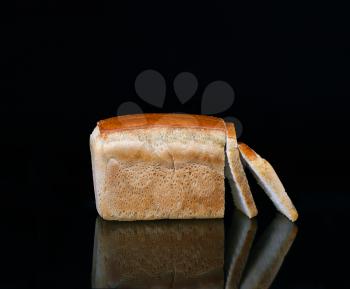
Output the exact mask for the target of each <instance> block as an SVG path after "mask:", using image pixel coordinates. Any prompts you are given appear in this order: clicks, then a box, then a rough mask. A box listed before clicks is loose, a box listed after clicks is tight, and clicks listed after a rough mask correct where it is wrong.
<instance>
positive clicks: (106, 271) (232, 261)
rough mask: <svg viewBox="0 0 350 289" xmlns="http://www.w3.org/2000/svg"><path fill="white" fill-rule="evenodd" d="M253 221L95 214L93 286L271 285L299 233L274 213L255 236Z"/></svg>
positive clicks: (236, 216)
mask: <svg viewBox="0 0 350 289" xmlns="http://www.w3.org/2000/svg"><path fill="white" fill-rule="evenodd" d="M256 231H257V222H256V220H250V219H249V218H247V217H246V216H244V215H243V214H241V213H240V212H238V211H234V213H233V215H232V216H231V220H230V224H229V225H228V226H226V228H225V227H224V220H223V219H213V220H164V221H146V222H110V221H104V220H102V219H101V218H100V217H97V219H96V225H95V239H94V253H93V262H92V281H91V283H92V287H93V288H208V289H209V288H269V287H270V285H271V284H272V282H273V280H274V279H275V277H276V275H277V273H278V271H279V269H280V267H281V266H282V264H283V260H284V258H285V256H286V255H287V253H288V251H289V249H290V247H291V246H292V244H293V241H294V239H295V237H296V235H297V231H298V230H297V226H296V225H295V224H293V223H291V222H290V221H289V220H288V219H287V218H285V217H284V216H282V215H280V214H276V216H275V217H274V218H273V220H272V222H271V223H270V224H269V225H268V227H267V228H266V229H265V230H264V232H263V234H262V235H261V236H259V237H258V238H257V240H255V235H256Z"/></svg>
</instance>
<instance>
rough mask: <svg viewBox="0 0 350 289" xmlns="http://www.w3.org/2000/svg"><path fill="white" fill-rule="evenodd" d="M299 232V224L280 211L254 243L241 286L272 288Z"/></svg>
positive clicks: (246, 288) (260, 288) (242, 287)
mask: <svg viewBox="0 0 350 289" xmlns="http://www.w3.org/2000/svg"><path fill="white" fill-rule="evenodd" d="M297 232H298V228H297V226H296V225H295V224H293V223H291V222H290V221H289V220H288V219H287V218H285V217H284V216H282V215H281V214H279V213H278V214H277V216H276V217H275V218H274V219H273V221H272V223H271V224H270V225H269V227H268V228H267V229H266V231H265V232H264V234H263V235H262V236H261V238H260V239H259V240H258V242H257V243H256V244H255V245H254V247H253V249H252V252H251V254H250V256H249V259H248V262H247V267H246V270H245V273H244V275H243V278H242V283H241V286H240V288H241V289H254V288H256V289H258V288H259V289H267V288H270V285H271V284H272V282H273V280H274V279H275V277H276V275H277V273H278V271H279V269H280V268H281V265H282V263H283V260H284V258H285V256H286V255H287V253H288V251H289V249H290V247H291V246H292V244H293V242H294V239H295V237H296V235H297Z"/></svg>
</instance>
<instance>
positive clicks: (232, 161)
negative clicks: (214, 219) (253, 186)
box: [226, 122, 258, 218]
mask: <svg viewBox="0 0 350 289" xmlns="http://www.w3.org/2000/svg"><path fill="white" fill-rule="evenodd" d="M226 157H227V158H226V159H227V163H228V166H226V170H227V171H228V172H227V173H226V176H227V178H228V180H229V183H230V187H231V193H232V197H233V201H234V204H235V206H236V207H237V208H238V209H239V210H240V211H241V212H243V213H244V214H245V215H247V216H248V217H249V218H253V217H255V216H256V215H257V214H258V210H257V208H256V206H255V202H254V199H253V196H252V193H251V191H250V188H249V184H248V180H247V177H246V175H245V172H244V169H243V166H242V163H241V159H240V154H239V149H238V144H237V139H236V130H235V127H234V124H233V123H231V122H228V123H226Z"/></svg>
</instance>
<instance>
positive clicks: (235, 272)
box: [225, 210, 257, 289]
mask: <svg viewBox="0 0 350 289" xmlns="http://www.w3.org/2000/svg"><path fill="white" fill-rule="evenodd" d="M256 229H257V223H256V220H255V219H249V218H248V217H246V216H245V215H243V214H242V213H241V212H240V211H238V210H235V211H234V212H233V215H232V219H231V222H229V224H228V225H227V226H226V228H225V237H226V240H225V242H226V244H225V267H226V272H227V274H226V282H225V288H230V289H236V288H239V282H240V280H241V276H242V273H243V270H244V268H245V265H246V262H247V259H248V256H249V252H250V248H251V246H252V243H253V241H254V237H255V233H256Z"/></svg>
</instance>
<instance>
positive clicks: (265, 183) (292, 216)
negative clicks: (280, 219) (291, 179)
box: [239, 143, 298, 222]
mask: <svg viewBox="0 0 350 289" xmlns="http://www.w3.org/2000/svg"><path fill="white" fill-rule="evenodd" d="M239 150H240V152H241V155H242V158H243V160H244V162H245V163H246V165H247V166H248V168H249V170H250V171H251V172H252V174H253V176H254V177H255V179H256V180H257V182H258V184H259V185H260V186H261V187H262V188H263V190H264V191H265V193H266V194H267V195H268V196H269V198H270V199H271V201H272V202H273V203H274V205H275V207H276V208H277V210H278V211H279V212H281V213H282V214H284V215H285V216H286V217H287V218H288V219H289V220H291V221H292V222H294V221H295V220H297V219H298V212H297V210H296V209H295V207H294V205H293V203H292V201H291V199H290V198H289V196H288V194H287V193H286V191H285V189H284V187H283V185H282V182H281V181H280V179H279V177H278V176H277V174H276V172H275V170H274V169H273V167H272V166H271V164H270V163H269V162H268V161H266V160H265V159H263V158H262V157H261V156H259V155H258V154H257V153H256V152H255V151H254V150H252V149H251V148H250V147H249V146H247V145H246V144H244V143H239Z"/></svg>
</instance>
